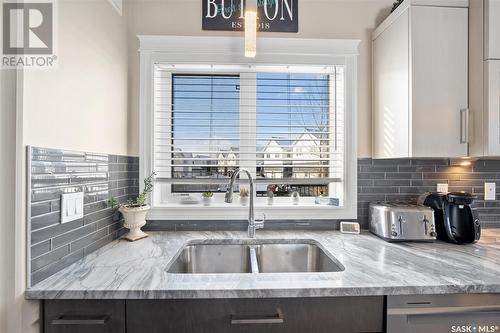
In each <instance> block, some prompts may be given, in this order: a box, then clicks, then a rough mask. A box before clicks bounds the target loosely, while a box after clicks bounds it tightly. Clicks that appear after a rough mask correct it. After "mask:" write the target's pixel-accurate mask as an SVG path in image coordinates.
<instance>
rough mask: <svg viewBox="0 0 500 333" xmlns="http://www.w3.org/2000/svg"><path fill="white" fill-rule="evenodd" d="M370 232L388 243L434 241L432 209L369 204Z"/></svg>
mask: <svg viewBox="0 0 500 333" xmlns="http://www.w3.org/2000/svg"><path fill="white" fill-rule="evenodd" d="M369 221H370V231H371V232H372V233H374V234H375V235H377V236H379V237H381V238H383V239H385V240H387V241H389V242H397V241H434V240H435V239H436V236H437V234H436V225H435V223H434V211H433V210H432V208H429V207H425V206H420V205H414V204H407V203H389V202H377V203H370V212H369Z"/></svg>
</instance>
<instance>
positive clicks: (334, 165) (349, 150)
mask: <svg viewBox="0 0 500 333" xmlns="http://www.w3.org/2000/svg"><path fill="white" fill-rule="evenodd" d="M140 39H141V136H140V137H141V145H140V146H141V148H140V155H141V160H140V162H141V166H140V174H141V177H143V176H145V175H147V174H148V173H149V172H151V171H152V170H155V171H156V172H157V177H156V180H155V189H154V192H153V197H152V201H151V205H152V208H153V209H152V210H151V212H150V213H149V215H148V216H149V218H150V219H234V218H244V217H245V215H246V210H247V209H248V208H247V207H242V206H241V205H240V204H239V202H238V200H235V201H234V202H233V203H232V204H226V203H224V202H223V199H224V193H225V191H226V190H227V184H228V182H229V178H230V177H231V175H232V174H233V173H234V171H235V170H236V169H237V168H246V169H248V170H250V172H251V173H252V174H253V176H254V179H255V183H256V206H257V209H258V211H259V212H264V213H265V214H266V216H267V218H268V219H269V218H271V219H288V218H307V219H317V218H328V219H340V218H356V150H355V136H356V132H355V119H356V116H355V113H356V109H355V101H356V89H355V78H356V67H355V59H356V47H357V44H358V41H348V40H342V41H316V40H314V41H309V40H295V39H266V38H263V39H259V41H260V43H261V44H260V50H261V53H260V54H259V57H258V58H259V64H245V65H240V64H241V63H245V62H246V61H247V59H244V58H241V59H239V60H238V57H240V55H239V52H236V51H235V50H237V49H238V47H239V46H240V43H241V40H240V39H238V38H225V37H221V38H204V37H192V38H182V40H180V39H179V38H176V37H158V36H154V37H153V36H141V37H140ZM191 39H192V40H191ZM337 52H338V54H340V55H336V54H337ZM242 60H244V61H242ZM286 62H289V63H295V64H296V65H281V63H286ZM276 63H280V65H273V64H276ZM241 188H248V181H247V180H246V179H245V178H244V177H243V178H242V179H240V180H239V181H238V183H237V186H236V188H235V191H239V190H240V189H241ZM205 191H211V192H214V199H213V204H212V205H211V207H204V206H203V205H202V203H201V200H200V199H201V194H202V192H205ZM270 192H272V193H273V194H274V200H273V204H272V206H269V205H268V200H267V198H266V196H267V195H268V193H270ZM295 192H298V193H299V194H300V200H299V204H298V205H295V204H294V203H296V201H294V200H292V198H291V194H292V193H295ZM321 196H323V197H330V198H337V199H339V200H338V201H339V205H338V206H330V205H326V204H325V202H327V201H328V200H319V201H320V202H319V203H318V200H317V198H318V197H321ZM191 199H194V200H191ZM188 203H189V204H190V205H187V204H188Z"/></svg>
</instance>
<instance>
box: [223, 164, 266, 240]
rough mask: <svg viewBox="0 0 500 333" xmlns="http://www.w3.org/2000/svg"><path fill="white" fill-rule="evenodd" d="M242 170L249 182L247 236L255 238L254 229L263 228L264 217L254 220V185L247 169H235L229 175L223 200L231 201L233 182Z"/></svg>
mask: <svg viewBox="0 0 500 333" xmlns="http://www.w3.org/2000/svg"><path fill="white" fill-rule="evenodd" d="M241 172H243V173H245V174H246V175H247V177H248V181H249V183H250V206H249V207H248V237H249V238H255V230H257V229H262V228H264V219H262V220H255V211H254V203H253V201H254V195H255V192H254V186H253V178H252V174H251V173H250V171H248V170H247V169H236V171H235V172H234V173H233V175H232V176H231V180H230V181H229V186H228V188H227V192H226V198H225V200H224V201H225V202H227V203H231V202H233V187H234V182H235V181H236V179H237V178H238V175H239V174H240V173H241Z"/></svg>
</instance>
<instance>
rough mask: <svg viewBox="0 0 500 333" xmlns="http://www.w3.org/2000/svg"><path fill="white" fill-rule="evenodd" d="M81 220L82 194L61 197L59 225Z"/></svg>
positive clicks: (67, 194) (68, 194)
mask: <svg viewBox="0 0 500 333" xmlns="http://www.w3.org/2000/svg"><path fill="white" fill-rule="evenodd" d="M81 218H83V192H77V193H66V194H62V195H61V223H66V222H71V221H74V220H78V219H81Z"/></svg>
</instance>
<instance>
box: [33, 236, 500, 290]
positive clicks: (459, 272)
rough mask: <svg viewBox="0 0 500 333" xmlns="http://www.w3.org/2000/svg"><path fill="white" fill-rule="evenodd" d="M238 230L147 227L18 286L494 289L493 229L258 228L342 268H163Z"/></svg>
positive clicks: (499, 258)
mask: <svg viewBox="0 0 500 333" xmlns="http://www.w3.org/2000/svg"><path fill="white" fill-rule="evenodd" d="M245 236H246V233H244V232H222V231H221V232H217V231H214V232H202V231H200V232H151V233H150V237H148V238H146V239H143V240H140V241H137V242H133V243H130V242H128V241H125V240H119V241H114V242H112V243H110V244H108V245H107V246H105V247H103V248H101V249H99V250H98V251H96V252H94V253H92V254H90V255H88V256H87V257H85V258H84V259H82V260H80V261H78V262H76V263H74V264H73V265H71V266H69V267H67V268H66V269H64V270H62V271H60V272H58V273H56V274H55V275H53V276H51V277H49V278H48V279H46V280H44V281H42V282H40V283H39V284H37V285H35V286H34V287H32V288H31V289H29V290H27V291H26V298H28V299H71V298H72V299H96V298H103V299H109V298H114V299H138V298H150V299H154V298H236V297H314V296H317V297H319V296H358V295H402V294H446V293H500V230H488V231H485V232H484V233H483V237H482V239H481V241H480V242H479V243H477V244H474V245H452V244H447V243H442V242H436V243H387V242H385V241H383V240H381V239H379V238H377V237H375V236H373V235H371V234H369V233H367V232H363V233H362V234H361V235H347V234H341V233H339V232H335V231H326V232H325V231H258V232H257V238H258V239H311V240H315V241H317V242H319V243H320V244H321V245H322V246H323V247H324V248H325V249H326V250H327V251H329V252H330V253H331V254H332V255H333V256H334V257H335V258H337V259H338V260H339V261H340V262H341V263H342V264H343V265H344V266H345V271H343V272H333V273H292V274H271V273H266V274H200V275H196V274H195V275H192V274H171V273H167V271H166V268H167V267H168V265H169V263H170V261H171V259H172V258H173V257H175V255H176V254H177V253H179V251H180V250H181V248H182V247H183V245H184V244H186V242H189V241H193V240H203V239H229V238H232V239H235V238H236V239H242V238H245Z"/></svg>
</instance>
